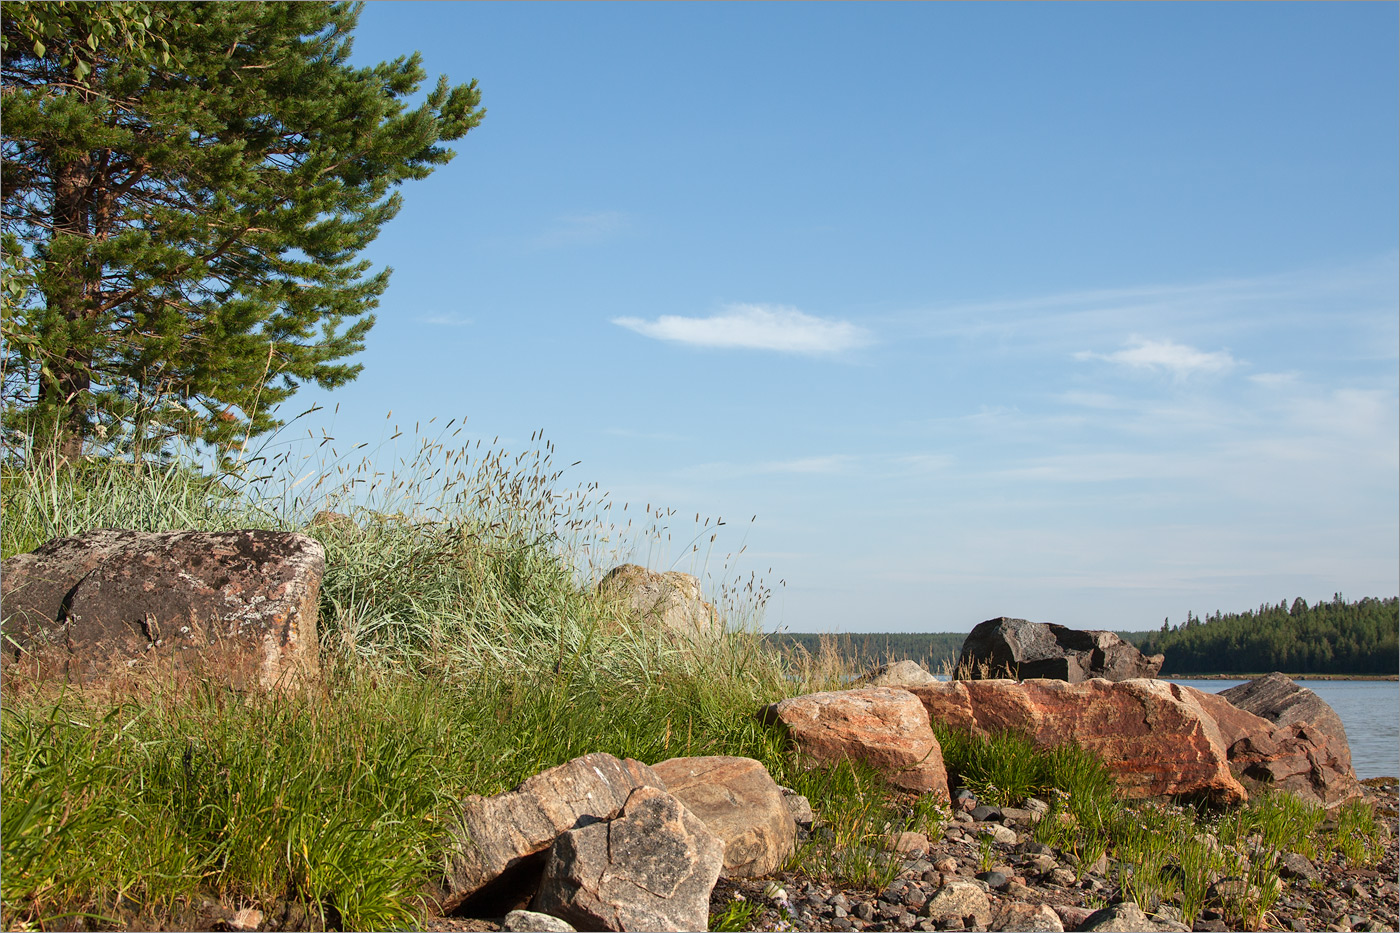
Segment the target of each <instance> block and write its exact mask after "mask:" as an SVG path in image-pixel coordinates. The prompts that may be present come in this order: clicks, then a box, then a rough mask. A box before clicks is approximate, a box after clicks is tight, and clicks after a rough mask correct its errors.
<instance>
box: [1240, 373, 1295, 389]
mask: <svg viewBox="0 0 1400 933" xmlns="http://www.w3.org/2000/svg"><path fill="white" fill-rule="evenodd" d="M1249 381H1250V382H1252V383H1254V384H1255V385H1261V386H1263V387H1264V388H1266V389H1282V388H1286V387H1288V386H1293V385H1297V384H1298V374H1297V373H1256V374H1254V375H1253V376H1250V377H1249Z"/></svg>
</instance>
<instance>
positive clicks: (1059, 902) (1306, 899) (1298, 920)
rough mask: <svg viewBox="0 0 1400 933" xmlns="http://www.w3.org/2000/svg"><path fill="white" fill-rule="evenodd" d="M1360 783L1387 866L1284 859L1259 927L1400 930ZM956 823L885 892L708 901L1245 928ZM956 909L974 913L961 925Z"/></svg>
mask: <svg viewBox="0 0 1400 933" xmlns="http://www.w3.org/2000/svg"><path fill="white" fill-rule="evenodd" d="M1363 784H1364V786H1365V788H1366V796H1367V797H1368V798H1369V799H1371V800H1372V801H1373V802H1374V803H1375V805H1376V811H1377V816H1378V818H1379V822H1380V823H1381V824H1382V825H1383V826H1384V827H1387V828H1388V832H1387V833H1386V838H1385V852H1384V854H1383V856H1382V857H1381V858H1380V860H1379V861H1378V862H1377V863H1376V864H1375V865H1374V866H1372V867H1359V866H1348V865H1346V864H1345V862H1344V860H1342V859H1341V858H1340V856H1337V855H1335V854H1334V855H1333V856H1332V857H1331V858H1329V859H1326V860H1322V859H1319V860H1317V862H1316V863H1314V862H1311V861H1309V860H1307V859H1303V860H1302V862H1299V861H1297V859H1289V861H1290V863H1291V866H1292V867H1291V868H1286V869H1282V870H1281V871H1280V876H1281V879H1282V889H1281V891H1280V894H1279V897H1278V899H1277V901H1276V902H1275V904H1274V906H1273V908H1272V909H1270V910H1269V911H1267V912H1266V913H1265V915H1264V928H1266V929H1271V930H1290V931H1300V930H1308V931H1376V930H1396V929H1397V927H1398V926H1400V888H1397V884H1396V878H1397V873H1400V844H1398V843H1397V840H1398V839H1400V797H1398V796H1397V795H1398V794H1400V781H1398V780H1397V779H1396V778H1371V779H1369V780H1367V781H1364V782H1363ZM978 815H990V816H997V815H998V814H978ZM960 816H961V817H963V819H960V820H955V821H954V822H952V823H949V824H948V825H947V826H946V827H945V830H944V833H943V835H942V837H941V838H936V839H929V840H927V848H926V849H922V848H920V847H919V845H918V840H910V839H909V838H908V836H909V835H911V834H904V836H903V837H901V838H900V839H899V840H897V844H898V845H899V847H901V848H904V849H906V850H907V851H906V853H905V854H904V855H903V856H902V860H901V862H900V866H899V873H898V876H897V877H896V878H895V880H894V881H893V882H891V883H890V884H889V885H887V886H885V887H884V888H882V889H873V888H868V887H865V888H862V887H849V886H842V885H840V884H835V883H832V881H831V879H828V878H823V877H818V876H814V875H811V874H807V873H804V872H802V871H800V870H798V871H780V872H776V873H774V874H771V875H767V876H763V877H759V878H721V879H720V881H719V882H718V884H717V885H716V886H715V888H714V891H713V893H712V894H711V898H710V910H711V913H712V914H721V913H724V912H726V911H729V912H730V913H731V915H733V914H734V913H735V911H734V910H733V908H734V905H735V903H736V902H738V903H739V904H748V905H752V908H751V911H752V912H751V913H749V915H748V917H747V921H746V922H745V923H744V924H742V925H741V926H739V927H738V928H739V929H744V930H755V931H791V930H820V931H828V930H829V931H841V933H846V931H862V933H885V931H904V930H917V931H932V930H988V931H992V930H1161V931H1168V930H1175V931H1185V930H1200V931H1223V930H1231V929H1242V927H1239V926H1234V927H1231V926H1229V925H1227V917H1226V914H1225V911H1224V910H1223V909H1221V908H1222V905H1220V904H1219V903H1218V902H1217V903H1216V904H1215V905H1214V906H1212V907H1207V908H1206V910H1205V911H1203V913H1202V915H1201V917H1200V918H1198V919H1197V920H1196V921H1195V923H1194V925H1193V926H1187V925H1185V924H1183V923H1182V922H1181V917H1180V914H1179V912H1178V911H1177V910H1176V908H1175V907H1173V906H1172V905H1171V904H1159V905H1156V910H1155V911H1154V912H1152V913H1151V914H1147V915H1144V914H1143V913H1142V912H1141V911H1140V910H1138V909H1137V907H1136V905H1135V904H1132V903H1130V902H1126V901H1125V899H1124V898H1123V892H1122V891H1121V890H1119V888H1118V886H1117V882H1116V881H1115V880H1114V879H1115V877H1116V871H1115V869H1116V867H1117V866H1116V865H1115V864H1114V863H1113V862H1112V861H1111V860H1109V859H1104V860H1102V861H1101V862H1100V863H1099V864H1097V865H1091V866H1088V867H1087V869H1085V868H1081V867H1079V866H1077V865H1076V862H1075V860H1074V859H1073V857H1072V856H1070V855H1068V854H1066V853H1064V852H1060V851H1057V850H1054V849H1051V848H1049V847H1047V846H1043V845H1040V844H1038V843H1036V842H1034V841H1033V840H1032V839H1031V837H1030V834H1029V832H1027V831H1026V830H1027V829H1028V827H1024V826H1020V825H1016V824H1015V821H1014V819H1012V818H1006V817H1004V818H1003V819H1001V820H997V819H991V820H983V821H978V820H974V819H972V816H971V814H966V813H964V814H960ZM1008 823H1009V824H1011V825H1008ZM992 825H997V826H1000V827H1002V828H1004V829H1006V830H1008V831H1009V832H1010V834H1011V835H1009V836H1008V835H1004V834H1001V833H998V835H1000V836H1002V838H1003V839H1006V840H1008V841H1004V842H995V843H993V846H994V853H995V857H994V864H993V865H991V867H990V868H989V869H987V870H983V868H982V866H983V865H984V864H985V863H986V861H987V859H986V856H985V854H984V851H983V847H982V845H981V844H980V843H979V841H978V840H977V839H976V838H975V835H976V833H977V830H978V829H980V828H987V827H989V826H992ZM817 831H818V832H819V831H820V827H818V829H817ZM925 838H926V837H925ZM1013 838H1014V841H1010V840H1011V839H1013ZM1298 858H1301V856H1298ZM940 898H941V899H942V903H940V902H939V899H940ZM955 899H956V900H955ZM950 910H952V911H953V912H955V913H956V912H958V911H968V913H966V914H964V915H960V916H956V917H954V916H953V915H952V914H950V913H949V911H950ZM967 921H971V922H967ZM514 928H519V927H518V926H517V927H514ZM422 929H423V930H429V931H495V930H503V929H507V926H506V923H505V918H503V917H502V918H491V919H478V918H465V917H452V916H443V915H434V916H431V917H429V918H428V919H427V921H426V922H425V923H424V924H423V925H422Z"/></svg>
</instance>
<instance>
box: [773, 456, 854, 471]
mask: <svg viewBox="0 0 1400 933" xmlns="http://www.w3.org/2000/svg"><path fill="white" fill-rule="evenodd" d="M852 459H853V458H851V457H848V456H846V455H844V454H833V455H830V456H825V457H799V458H798V459H796V460H771V461H769V462H767V463H761V464H759V465H758V467H757V468H756V471H757V472H759V473H844V472H845V471H846V467H847V466H848V465H849V464H850V463H851V461H852Z"/></svg>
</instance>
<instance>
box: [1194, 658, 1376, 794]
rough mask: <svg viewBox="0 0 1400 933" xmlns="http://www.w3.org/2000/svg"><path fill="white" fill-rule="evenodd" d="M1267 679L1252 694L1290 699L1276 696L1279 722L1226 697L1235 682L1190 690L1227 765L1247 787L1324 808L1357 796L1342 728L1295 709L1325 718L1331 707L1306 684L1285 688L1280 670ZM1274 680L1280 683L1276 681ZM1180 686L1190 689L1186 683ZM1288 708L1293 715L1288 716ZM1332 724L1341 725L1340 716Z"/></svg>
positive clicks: (1359, 791) (1357, 786)
mask: <svg viewBox="0 0 1400 933" xmlns="http://www.w3.org/2000/svg"><path fill="white" fill-rule="evenodd" d="M1271 679H1274V682H1273V683H1272V684H1269V685H1265V687H1264V688H1263V690H1261V691H1258V692H1256V693H1255V694H1254V695H1253V697H1252V698H1253V699H1255V700H1257V699H1258V698H1259V697H1260V696H1266V695H1269V694H1272V695H1274V696H1284V697H1288V698H1290V699H1291V700H1292V702H1287V701H1286V700H1285V701H1281V702H1280V707H1279V709H1280V712H1279V713H1278V715H1279V717H1280V720H1281V722H1279V723H1277V724H1276V723H1275V722H1273V721H1270V720H1269V719H1266V718H1264V717H1262V716H1258V715H1255V713H1253V712H1250V711H1249V710H1246V709H1241V708H1239V707H1238V706H1236V705H1235V704H1234V703H1232V702H1230V701H1229V700H1228V699H1227V694H1232V693H1233V690H1234V689H1238V688H1232V690H1227V691H1225V692H1223V693H1218V694H1217V693H1204V692H1199V691H1192V692H1193V693H1195V694H1197V696H1196V699H1197V700H1198V701H1199V702H1200V704H1201V706H1202V707H1204V708H1205V709H1206V710H1207V711H1208V712H1210V714H1211V715H1212V716H1214V717H1215V721H1216V724H1217V726H1218V727H1219V730H1220V734H1221V738H1222V741H1223V742H1224V744H1225V748H1226V755H1227V757H1228V758H1229V761H1230V769H1231V771H1232V772H1234V774H1235V776H1236V777H1238V778H1239V779H1240V780H1241V781H1242V782H1243V783H1244V784H1245V785H1246V786H1247V787H1250V786H1257V787H1268V788H1271V789H1273V790H1281V791H1287V792H1289V793H1291V794H1296V795H1297V796H1299V797H1302V798H1303V799H1305V800H1309V801H1312V802H1314V803H1318V804H1321V805H1322V806H1324V807H1326V808H1328V809H1334V808H1336V807H1338V806H1341V805H1342V804H1344V803H1346V802H1347V801H1349V800H1354V799H1356V798H1358V797H1360V796H1361V795H1362V789H1361V784H1360V783H1359V782H1358V781H1357V780H1356V772H1355V771H1354V770H1353V769H1352V766H1351V749H1350V747H1349V746H1348V745H1347V741H1346V733H1345V731H1343V732H1341V733H1334V732H1332V731H1331V729H1330V728H1328V727H1327V726H1324V725H1321V724H1319V722H1318V721H1315V720H1312V719H1302V718H1298V716H1297V715H1296V714H1300V713H1301V712H1302V711H1304V710H1309V711H1311V713H1312V715H1315V716H1317V719H1318V720H1320V721H1321V722H1322V723H1327V722H1328V721H1329V719H1332V718H1335V717H1336V713H1335V712H1333V711H1332V708H1331V707H1330V706H1327V704H1326V703H1324V702H1323V701H1322V700H1321V699H1319V698H1317V695H1316V694H1313V693H1312V691H1311V690H1307V689H1305V688H1303V687H1297V685H1296V684H1293V686H1294V687H1296V690H1288V689H1287V685H1288V684H1292V681H1289V680H1288V678H1286V677H1284V676H1283V675H1281V674H1279V675H1272V674H1271V675H1269V677H1266V678H1261V680H1266V681H1267V680H1271ZM1279 681H1284V682H1285V683H1283V684H1280V683H1279ZM1256 682H1257V681H1256ZM1242 686H1246V687H1247V686H1250V685H1249V684H1244V685H1242ZM1185 689H1187V690H1191V688H1190V687H1187V688H1185ZM1266 691H1267V692H1266ZM1300 692H1301V693H1302V694H1308V695H1310V696H1311V697H1312V699H1311V700H1310V699H1309V697H1308V696H1301V695H1299V694H1300ZM1233 695H1235V696H1239V694H1233ZM1244 696H1245V697H1246V698H1247V700H1248V699H1250V698H1251V697H1250V695H1249V694H1245V695H1244ZM1314 701H1315V702H1314ZM1319 707H1321V708H1323V709H1319ZM1257 708H1259V709H1263V710H1266V711H1268V710H1269V708H1270V707H1269V706H1268V705H1267V704H1263V703H1260V704H1258V705H1257ZM1290 712H1292V713H1294V714H1295V715H1294V716H1289V715H1288V714H1289V713H1290ZM1327 714H1330V716H1328V715H1327ZM1336 728H1338V729H1340V728H1341V723H1340V720H1339V721H1338V722H1337V723H1336Z"/></svg>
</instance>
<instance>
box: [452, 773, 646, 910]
mask: <svg viewBox="0 0 1400 933" xmlns="http://www.w3.org/2000/svg"><path fill="white" fill-rule="evenodd" d="M643 786H646V787H655V788H662V789H664V788H665V786H666V785H665V784H664V783H663V782H662V781H661V778H659V777H657V776H656V773H655V772H654V771H652V769H651V768H649V767H647V766H646V765H644V764H642V763H641V762H639V761H633V760H632V759H630V758H629V759H626V760H619V759H617V758H614V757H613V756H612V755H609V754H606V753H603V752H594V753H591V754H588V755H583V756H581V757H578V758H575V759H573V760H572V761H568V762H565V763H564V764H562V765H559V766H557V767H554V768H550V769H549V770H547V771H541V772H540V773H539V774H536V775H534V776H533V777H531V778H527V779H526V780H525V781H524V782H523V783H521V784H520V785H519V786H518V787H516V788H515V789H513V790H510V791H507V792H505V793H503V794H496V795H495V796H493V797H482V796H479V795H476V794H472V795H471V796H468V797H466V798H465V799H464V800H463V801H462V803H461V809H460V812H459V818H458V820H457V821H456V822H455V823H454V825H453V826H452V827H451V829H450V831H449V839H450V842H449V856H448V865H447V877H446V888H447V897H446V898H445V902H444V912H447V913H450V912H452V911H454V910H457V909H459V908H462V907H464V905H465V908H466V909H467V910H470V911H474V912H476V913H478V914H479V915H484V916H498V917H499V916H501V915H502V914H503V913H505V910H504V909H502V908H503V907H505V908H509V907H513V906H519V905H521V904H522V903H523V902H524V901H527V900H528V899H529V897H530V896H531V894H533V893H534V890H535V885H536V883H537V882H538V880H539V876H540V872H541V871H542V870H543V868H544V862H545V853H546V852H547V851H548V849H549V847H550V846H552V845H553V844H554V841H555V840H556V839H557V838H559V836H560V835H562V834H563V833H565V832H568V831H569V830H573V829H578V828H580V827H584V826H588V825H589V824H593V823H601V822H604V821H607V820H610V819H612V818H613V817H614V816H616V815H617V814H618V812H619V811H621V809H622V807H623V804H624V803H626V801H627V799H628V796H629V795H630V794H631V793H632V791H634V790H636V789H637V788H638V787H643ZM548 912H549V911H546V913H548Z"/></svg>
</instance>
